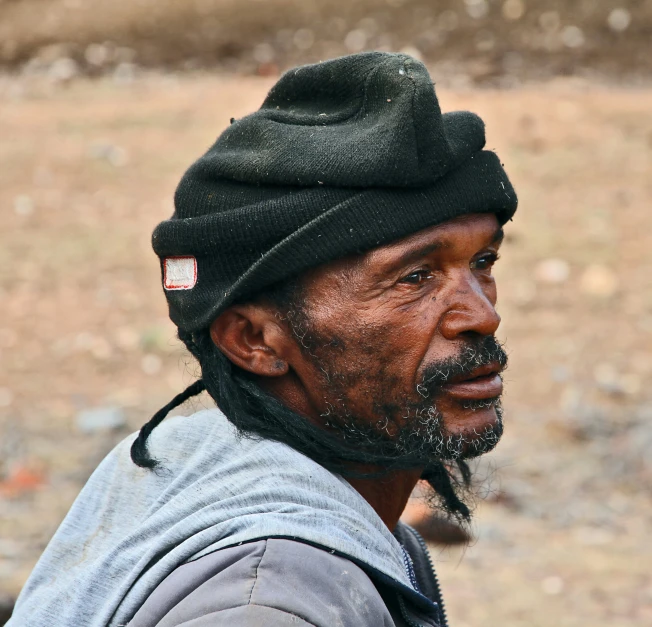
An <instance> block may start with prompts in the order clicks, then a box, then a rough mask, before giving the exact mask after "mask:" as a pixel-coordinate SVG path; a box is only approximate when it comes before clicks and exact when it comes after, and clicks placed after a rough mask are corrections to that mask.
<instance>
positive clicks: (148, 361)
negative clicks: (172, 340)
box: [140, 353, 163, 376]
mask: <svg viewBox="0 0 652 627" xmlns="http://www.w3.org/2000/svg"><path fill="white" fill-rule="evenodd" d="M140 367H141V368H142V370H143V372H144V373H145V374H147V375H150V376H153V375H155V374H158V373H159V372H160V371H161V368H162V367H163V360H162V359H161V358H160V357H159V356H158V355H154V354H152V353H149V354H147V355H144V356H143V359H142V360H141V362H140Z"/></svg>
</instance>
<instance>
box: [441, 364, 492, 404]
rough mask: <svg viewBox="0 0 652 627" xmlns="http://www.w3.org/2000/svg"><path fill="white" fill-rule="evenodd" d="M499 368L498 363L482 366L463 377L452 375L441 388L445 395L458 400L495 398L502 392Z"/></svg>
mask: <svg viewBox="0 0 652 627" xmlns="http://www.w3.org/2000/svg"><path fill="white" fill-rule="evenodd" d="M501 370H502V368H501V367H500V366H499V365H498V364H491V365H488V366H482V367H481V368H476V369H475V370H474V371H473V372H472V373H471V374H469V375H466V376H464V377H454V378H453V380H452V381H451V382H450V383H446V384H445V385H443V386H442V387H441V389H442V391H443V392H444V393H445V394H446V395H447V396H450V397H453V398H457V399H460V400H483V399H487V398H495V397H497V396H500V395H501V394H502V392H503V381H502V379H501V378H500V374H499V373H500V371H501Z"/></svg>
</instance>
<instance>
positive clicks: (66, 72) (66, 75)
mask: <svg viewBox="0 0 652 627" xmlns="http://www.w3.org/2000/svg"><path fill="white" fill-rule="evenodd" d="M78 74H79V65H77V61H75V60H74V59H71V58H69V57H63V58H61V59H57V60H56V61H54V62H53V63H52V65H51V66H50V69H49V70H48V78H49V79H50V80H51V81H53V82H55V83H67V82H68V81H70V80H72V79H73V78H75V76H77V75H78Z"/></svg>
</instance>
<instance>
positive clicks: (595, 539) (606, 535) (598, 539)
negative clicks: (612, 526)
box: [574, 527, 614, 546]
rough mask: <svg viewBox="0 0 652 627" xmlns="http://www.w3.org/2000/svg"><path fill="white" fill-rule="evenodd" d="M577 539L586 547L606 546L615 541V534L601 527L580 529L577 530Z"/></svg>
mask: <svg viewBox="0 0 652 627" xmlns="http://www.w3.org/2000/svg"><path fill="white" fill-rule="evenodd" d="M574 535H575V539H576V540H577V541H578V542H579V543H580V544H583V545H584V546H604V545H605V544H610V543H611V542H613V541H614V534H613V533H612V532H611V531H609V530H608V529H600V528H599V527H579V528H578V529H576V530H575V534H574Z"/></svg>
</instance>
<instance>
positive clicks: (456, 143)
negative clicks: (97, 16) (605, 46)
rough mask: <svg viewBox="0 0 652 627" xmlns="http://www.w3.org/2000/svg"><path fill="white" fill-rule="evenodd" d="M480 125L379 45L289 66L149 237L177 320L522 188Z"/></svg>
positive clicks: (506, 210) (197, 319)
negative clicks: (443, 103)
mask: <svg viewBox="0 0 652 627" xmlns="http://www.w3.org/2000/svg"><path fill="white" fill-rule="evenodd" d="M484 144H485V136H484V124H483V122H482V120H481V119H480V118H479V117H478V116H476V115H474V114H473V113H469V112H467V111H458V112H454V113H446V114H443V115H442V113H441V110H440V108H439V103H438V101H437V97H436V95H435V91H434V88H433V84H432V81H431V79H430V76H429V75H428V72H427V70H426V68H425V66H424V65H423V64H422V63H420V62H419V61H417V60H415V59H413V58H411V57H409V56H406V55H402V54H389V53H381V52H370V53H363V54H357V55H351V56H348V57H342V58H339V59H333V60H331V61H326V62H323V63H318V64H315V65H306V66H303V67H298V68H295V69H293V70H290V71H289V72H286V73H285V74H284V75H283V76H282V77H281V78H280V79H279V81H278V82H277V83H276V85H274V87H273V88H272V89H271V91H270V92H269V94H268V96H267V98H266V99H265V102H264V103H263V105H262V106H261V108H260V109H259V110H258V111H256V112H255V113H253V114H251V115H248V116H247V117H245V118H242V119H241V120H237V121H234V122H233V123H232V125H231V126H230V127H229V128H227V129H226V130H225V131H224V132H223V133H222V134H221V135H220V137H219V138H218V139H217V141H216V142H215V144H214V145H213V147H212V148H211V149H210V150H209V151H208V152H207V153H206V154H205V155H204V156H203V157H201V158H200V159H199V160H198V161H197V162H196V163H194V164H193V165H192V166H191V167H190V169H189V170H188V171H187V172H186V174H185V175H184V176H183V178H182V180H181V183H180V184H179V187H178V188H177V191H176V194H175V212H174V215H173V216H172V218H171V219H170V220H166V221H164V222H162V223H161V224H159V225H158V226H157V228H156V230H155V231H154V235H153V238H152V242H153V246H154V250H155V251H156V253H157V254H158V256H159V257H160V259H161V268H162V274H163V284H164V289H165V293H166V296H167V299H168V304H169V307H170V317H171V318H172V320H173V321H174V322H175V323H176V324H177V326H179V328H180V329H183V330H184V331H197V330H199V329H202V328H204V327H206V326H208V325H209V324H210V323H211V322H212V321H213V320H214V319H215V318H216V317H217V316H218V315H219V313H220V312H222V311H223V310H224V309H225V308H226V307H228V306H229V305H230V304H232V303H234V302H236V301H239V300H242V299H245V298H246V297H248V296H251V295H253V294H255V293H257V292H259V291H261V290H262V289H263V288H265V287H267V286H269V285H271V284H273V283H276V282H277V281H280V280H282V279H285V278H288V277H290V276H293V275H296V274H298V273H300V272H301V271H303V270H305V269H307V268H309V267H312V266H316V265H319V264H322V263H325V262H327V261H331V260H333V259H337V258H339V257H342V256H344V255H347V254H350V253H353V252H357V251H364V250H368V249H370V248H373V247H375V246H378V245H380V244H383V243H387V242H390V241H392V240H396V239H399V238H401V237H404V236H406V235H409V234H411V233H414V232H416V231H418V230H421V229H423V228H426V227H427V226H431V225H435V224H439V223H442V222H445V221H447V220H450V219H452V218H455V217H457V216H460V215H463V214H468V213H482V212H488V213H495V214H496V216H497V217H498V220H499V222H500V223H501V224H503V223H505V222H506V221H507V220H509V219H511V217H512V215H513V214H514V211H515V210H516V204H517V200H516V194H515V192H514V190H513V188H512V186H511V184H510V182H509V179H508V178H507V175H506V173H505V171H504V170H503V168H502V166H501V164H500V161H499V159H498V157H497V156H496V155H495V154H494V153H493V152H489V151H484V150H482V148H483V147H484Z"/></svg>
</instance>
